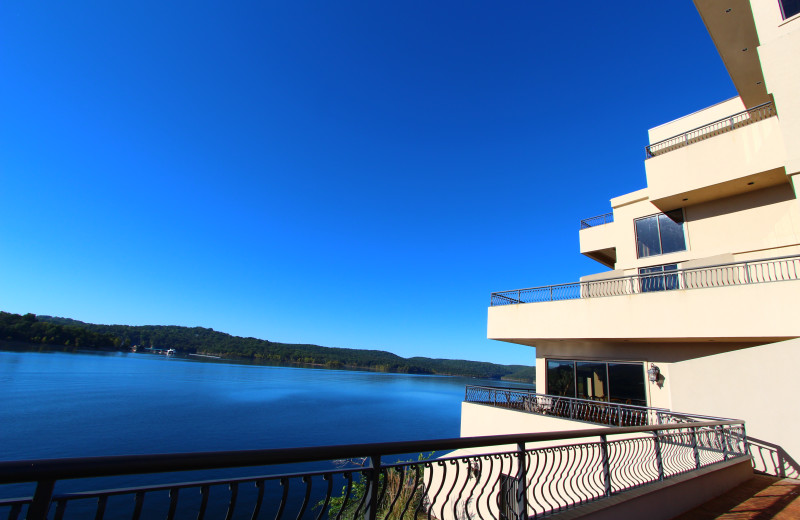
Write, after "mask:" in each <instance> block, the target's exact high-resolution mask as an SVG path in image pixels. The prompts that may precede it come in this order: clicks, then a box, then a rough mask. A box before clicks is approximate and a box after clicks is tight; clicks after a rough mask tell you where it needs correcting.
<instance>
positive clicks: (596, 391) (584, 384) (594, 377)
mask: <svg viewBox="0 0 800 520" xmlns="http://www.w3.org/2000/svg"><path fill="white" fill-rule="evenodd" d="M575 380H576V383H577V388H578V395H577V397H578V399H592V400H595V401H608V374H607V373H606V364H605V363H593V362H587V361H578V362H576V363H575Z"/></svg>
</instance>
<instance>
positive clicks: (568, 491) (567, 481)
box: [562, 446, 580, 502]
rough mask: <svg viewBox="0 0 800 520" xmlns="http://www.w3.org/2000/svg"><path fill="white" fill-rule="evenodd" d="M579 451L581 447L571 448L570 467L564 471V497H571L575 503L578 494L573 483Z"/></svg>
mask: <svg viewBox="0 0 800 520" xmlns="http://www.w3.org/2000/svg"><path fill="white" fill-rule="evenodd" d="M579 451H580V446H570V448H569V457H568V460H569V465H568V466H567V468H566V469H565V470H564V475H565V478H564V480H563V485H562V487H563V489H564V495H565V496H567V497H570V500H572V501H573V502H574V501H575V500H574V497H575V496H576V495H577V493H575V488H574V486H573V483H574V481H575V469H576V467H577V463H578V454H579Z"/></svg>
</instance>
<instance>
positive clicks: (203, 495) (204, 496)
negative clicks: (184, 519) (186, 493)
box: [197, 486, 209, 520]
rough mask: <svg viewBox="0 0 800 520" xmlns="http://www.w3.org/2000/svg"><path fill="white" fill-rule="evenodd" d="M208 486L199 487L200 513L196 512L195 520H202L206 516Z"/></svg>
mask: <svg viewBox="0 0 800 520" xmlns="http://www.w3.org/2000/svg"><path fill="white" fill-rule="evenodd" d="M208 492H209V489H208V486H200V511H198V512H197V520H203V518H205V516H206V508H207V507H208Z"/></svg>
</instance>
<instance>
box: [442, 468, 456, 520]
mask: <svg viewBox="0 0 800 520" xmlns="http://www.w3.org/2000/svg"><path fill="white" fill-rule="evenodd" d="M449 462H450V465H451V466H453V470H454V471H455V476H454V477H453V484H452V485H451V486H450V489H448V490H447V497H446V498H445V499H444V502H442V507H441V514H440V516H439V518H446V517H445V515H444V508H445V506H446V505H447V502H449V501H450V494H451V493H452V492H453V489H455V487H456V485H457V484H458V473H459V471H458V466H459V464H458V461H457V460H451V461H449ZM456 502H457V501H456ZM453 517H454V518H458V513H457V512H456V503H454V504H453Z"/></svg>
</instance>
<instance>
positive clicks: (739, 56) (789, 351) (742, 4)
mask: <svg viewBox="0 0 800 520" xmlns="http://www.w3.org/2000/svg"><path fill="white" fill-rule="evenodd" d="M695 5H696V7H697V10H698V12H699V15H700V16H701V17H702V19H703V21H704V23H705V25H706V27H707V29H708V31H709V33H710V35H711V37H712V39H713V41H714V43H715V45H716V47H717V50H718V51H719V54H720V56H721V58H722V60H723V62H724V63H725V66H726V68H727V70H728V72H729V73H730V76H731V78H732V80H733V83H734V85H735V87H736V89H737V91H738V93H739V95H738V96H737V97H735V98H733V99H729V100H721V102H720V103H718V104H716V105H713V106H710V107H708V108H706V109H703V110H701V111H699V112H695V113H692V114H688V115H686V116H684V117H682V118H680V119H677V120H675V121H670V122H667V123H665V124H663V125H661V126H658V127H656V128H652V129H650V131H649V137H650V143H649V145H648V146H647V147H646V150H645V156H646V159H645V161H644V164H645V170H646V177H647V179H646V180H647V187H646V188H644V189H641V190H638V191H634V192H632V193H627V194H623V195H620V196H619V197H616V198H614V199H611V201H610V205H611V208H610V209H611V211H610V213H609V214H607V215H602V216H599V217H594V218H591V219H586V220H584V221H581V226H580V227H581V229H580V231H579V233H580V250H581V253H583V254H584V255H586V256H588V257H590V258H593V259H594V260H596V261H598V262H599V263H600V264H603V265H604V266H606V267H607V268H610V269H611V270H610V271H609V270H606V271H603V272H600V273H597V274H587V275H586V276H583V277H581V278H580V281H575V283H572V284H564V285H559V286H547V287H531V288H527V289H519V290H512V291H502V292H498V293H494V294H493V295H492V306H491V307H490V308H489V313H488V337H489V338H490V339H495V340H498V341H504V342H509V343H517V344H522V345H528V346H531V347H535V348H536V376H537V391H538V393H539V394H550V395H555V396H561V397H572V398H577V399H585V400H588V401H595V402H598V403H621V404H629V405H640V406H648V407H660V408H665V409H668V410H673V411H683V412H692V413H696V414H704V415H710V416H716V417H732V418H738V419H743V420H745V421H746V425H747V433H748V436H749V439H750V441H751V448H752V450H751V453H752V454H753V456H754V467H755V468H756V469H757V470H761V471H766V472H769V473H777V474H782V475H787V476H794V477H797V476H798V474H800V433H798V432H800V405H798V403H797V385H798V383H797V379H798V377H797V373H798V369H800V339H798V338H800V201H798V195H800V2H797V1H790V0H751V1H748V0H695ZM521 282H522V283H521V284H520V285H523V284H525V282H528V281H522V280H521ZM529 282H532V283H528V284H527V285H535V280H530V281H529ZM648 370H651V375H652V376H653V378H654V379H655V381H650V380H649V379H650V377H649V375H648ZM468 401H469V400H468ZM586 427H587V423H586V422H581V421H577V420H574V419H570V418H569V417H564V416H563V414H562V416H561V417H555V416H554V415H553V414H537V413H535V411H534V412H531V411H530V410H529V411H520V410H508V409H502V408H501V407H493V406H487V405H486V404H485V403H484V404H479V403H477V402H465V403H464V406H463V410H462V436H473V435H487V434H497V433H516V432H528V431H556V430H564V429H579V428H586Z"/></svg>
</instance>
